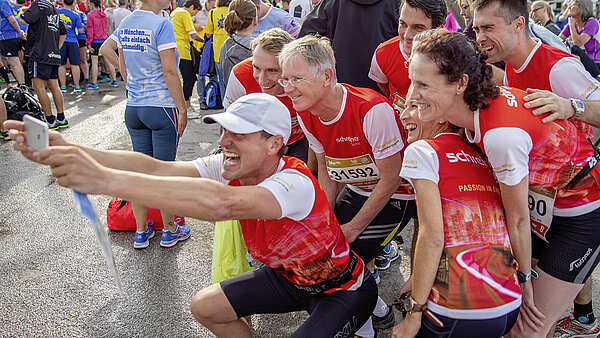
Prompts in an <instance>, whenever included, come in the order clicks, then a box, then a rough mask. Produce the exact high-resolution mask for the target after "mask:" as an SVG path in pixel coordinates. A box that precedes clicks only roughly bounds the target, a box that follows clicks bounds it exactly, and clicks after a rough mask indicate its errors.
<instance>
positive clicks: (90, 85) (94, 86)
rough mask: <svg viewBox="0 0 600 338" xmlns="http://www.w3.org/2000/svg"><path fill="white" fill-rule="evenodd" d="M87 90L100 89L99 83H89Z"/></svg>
mask: <svg viewBox="0 0 600 338" xmlns="http://www.w3.org/2000/svg"><path fill="white" fill-rule="evenodd" d="M85 89H98V84H97V83H88V84H87V85H86V86H85Z"/></svg>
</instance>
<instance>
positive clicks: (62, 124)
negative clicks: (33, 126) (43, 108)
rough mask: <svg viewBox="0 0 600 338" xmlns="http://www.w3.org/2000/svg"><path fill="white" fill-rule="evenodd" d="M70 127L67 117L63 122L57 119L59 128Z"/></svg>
mask: <svg viewBox="0 0 600 338" xmlns="http://www.w3.org/2000/svg"><path fill="white" fill-rule="evenodd" d="M68 126H69V121H68V120H67V118H66V117H65V118H64V119H63V120H59V119H56V127H58V128H67V127H68Z"/></svg>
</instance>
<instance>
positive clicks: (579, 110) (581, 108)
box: [571, 99, 585, 119]
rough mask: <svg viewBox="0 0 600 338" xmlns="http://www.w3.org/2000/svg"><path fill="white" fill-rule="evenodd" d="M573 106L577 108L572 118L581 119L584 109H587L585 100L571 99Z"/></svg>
mask: <svg viewBox="0 0 600 338" xmlns="http://www.w3.org/2000/svg"><path fill="white" fill-rule="evenodd" d="M571 106H573V109H575V114H573V116H571V118H575V119H579V117H580V116H581V114H583V111H584V110H585V106H584V105H583V102H581V100H577V99H571Z"/></svg>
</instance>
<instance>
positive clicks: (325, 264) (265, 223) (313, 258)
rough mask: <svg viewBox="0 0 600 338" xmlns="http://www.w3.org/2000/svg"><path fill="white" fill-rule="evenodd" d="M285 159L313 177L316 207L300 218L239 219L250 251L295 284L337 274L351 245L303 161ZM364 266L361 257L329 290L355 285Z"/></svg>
mask: <svg viewBox="0 0 600 338" xmlns="http://www.w3.org/2000/svg"><path fill="white" fill-rule="evenodd" d="M283 161H284V163H285V164H284V166H283V168H282V169H281V170H286V169H292V170H297V171H299V172H300V173H301V174H303V175H304V176H306V177H308V178H310V180H311V182H312V185H313V188H314V191H315V200H314V203H313V207H312V209H311V211H310V213H309V215H308V216H307V217H305V218H304V219H302V220H300V221H296V220H292V219H290V218H287V217H284V218H281V219H271V220H256V219H251V220H248V219H246V220H240V225H241V226H242V233H243V234H244V241H245V242H246V246H247V247H248V251H249V252H250V254H251V255H252V256H253V257H256V258H257V259H259V260H260V261H261V262H262V263H264V264H265V265H267V266H269V267H271V268H273V269H274V270H276V271H277V272H279V273H281V274H282V275H283V276H284V277H285V278H286V279H287V280H289V281H290V282H292V283H294V284H298V285H313V284H317V283H321V282H324V281H327V280H330V279H332V278H334V277H337V276H338V275H339V274H340V273H342V272H343V271H344V270H345V268H346V266H347V265H348V262H349V259H350V247H349V245H348V242H347V241H346V237H344V233H343V232H342V230H341V228H340V225H339V224H338V221H337V219H336V217H335V214H334V213H333V211H332V210H331V208H330V207H329V202H328V201H327V196H325V192H324V191H323V189H322V188H321V186H320V185H319V182H318V181H317V179H316V178H315V177H314V176H313V175H312V174H311V172H310V170H309V169H308V167H306V165H305V164H304V162H302V161H301V160H299V159H297V158H294V157H287V156H284V157H283ZM229 185H231V186H240V182H239V180H233V181H230V182H229ZM298 203H300V201H298ZM363 269H364V264H363V262H362V260H360V259H359V260H358V263H357V264H356V266H355V268H354V270H353V272H352V276H353V279H352V280H351V281H349V282H347V283H345V284H343V285H342V286H341V287H340V288H336V289H330V290H328V291H327V292H328V293H329V292H334V291H337V290H347V289H349V288H352V287H353V286H354V285H355V284H357V281H358V279H359V278H360V277H361V276H362V273H363Z"/></svg>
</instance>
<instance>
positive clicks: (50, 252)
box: [0, 83, 600, 337]
mask: <svg viewBox="0 0 600 338" xmlns="http://www.w3.org/2000/svg"><path fill="white" fill-rule="evenodd" d="M194 101H195V100H194ZM194 105H195V106H196V108H197V107H198V106H197V103H196V102H194ZM65 110H66V116H67V118H68V119H69V122H70V127H69V128H67V129H64V130H62V131H61V133H62V134H63V135H64V137H65V138H67V139H68V140H70V141H73V142H76V143H81V144H84V145H88V146H93V147H96V148H100V149H126V150H129V149H131V143H130V140H129V135H128V133H127V130H126V128H125V124H124V121H123V112H124V110H125V90H124V88H123V85H122V83H121V87H119V88H116V89H114V88H110V87H108V86H107V85H101V87H100V90H99V91H95V92H89V91H88V92H84V94H81V95H74V94H71V93H68V94H65ZM213 112H215V111H213ZM218 134H219V130H218V127H217V126H214V125H212V126H207V125H204V124H203V123H202V122H201V121H200V119H196V120H190V121H189V123H188V127H187V130H186V132H185V134H184V136H183V138H182V139H181V142H180V146H179V150H178V156H177V157H178V160H192V159H195V158H197V157H200V156H204V155H207V154H208V153H210V151H212V150H213V149H214V148H215V147H216V142H217V139H218ZM0 142H1V141H0ZM0 168H1V172H2V178H1V179H0V192H1V193H2V194H1V195H0V323H2V324H0V336H1V337H34V336H35V337H40V336H52V337H55V336H60V337H63V336H64V337H138V336H145V337H164V336H175V337H191V336H194V337H197V336H200V337H205V336H206V337H210V336H212V334H211V333H210V332H209V331H208V330H206V329H205V328H203V327H202V326H201V325H200V324H198V323H197V322H196V321H195V320H194V318H193V316H192V315H191V313H190V311H189V303H190V300H191V299H192V297H193V295H194V293H195V292H196V291H198V290H200V289H202V288H204V287H206V286H208V285H210V271H211V258H212V241H213V229H214V224H212V223H209V222H204V221H199V220H195V219H189V218H188V219H187V220H186V222H187V224H188V225H190V226H191V228H192V236H191V238H190V239H189V240H187V241H185V242H184V243H181V244H178V245H177V246H175V247H173V248H169V249H165V248H161V247H160V246H159V244H158V242H159V237H155V238H154V239H153V240H151V243H150V246H149V247H148V248H147V249H144V250H135V249H133V237H134V234H133V232H114V231H109V232H108V233H109V237H110V241H111V244H112V250H113V254H114V256H115V261H116V264H117V268H118V270H119V273H120V277H121V281H122V284H123V293H124V296H123V297H120V296H119V293H118V291H117V289H116V287H115V284H114V281H113V279H112V277H111V275H110V272H109V270H108V267H107V264H106V262H105V260H104V257H103V255H102V252H101V250H100V247H99V245H98V241H97V240H96V238H95V234H94V232H93V229H92V226H91V224H90V223H89V221H88V220H87V219H85V218H84V217H83V216H82V215H81V214H79V213H78V212H77V210H76V208H75V204H74V200H73V196H72V193H71V191H69V190H68V189H65V188H62V187H59V186H58V185H57V184H56V182H55V180H54V179H53V178H52V176H51V175H50V171H49V169H48V168H46V167H42V166H40V165H37V164H35V163H32V162H28V161H27V160H25V159H24V158H23V157H21V156H20V154H18V153H16V152H15V151H14V150H13V149H12V146H11V144H10V143H9V142H2V143H0ZM202 198H210V196H202ZM90 199H91V201H92V203H93V204H94V205H95V207H96V210H97V213H98V216H99V219H101V220H102V221H103V222H104V223H105V220H106V206H107V205H108V201H109V200H110V197H107V196H90ZM411 228H412V227H409V229H407V230H405V232H404V233H403V237H404V238H405V239H406V240H407V241H406V242H409V240H410V238H411V236H412V232H411ZM408 253H409V247H408V244H404V245H402V247H401V258H400V259H399V260H398V261H397V262H395V263H394V264H393V265H392V267H391V268H390V269H389V270H387V271H384V272H382V273H381V283H380V284H379V288H380V296H382V297H383V299H384V300H385V301H386V302H388V303H389V302H391V301H392V300H393V298H394V296H395V294H396V292H397V291H398V290H399V289H400V287H401V286H402V284H404V282H405V280H406V278H407V277H408V275H409V259H408ZM594 279H595V280H596V285H600V284H599V283H598V282H597V279H598V274H597V273H596V274H594ZM594 290H595V293H596V294H597V292H598V288H595V289H594ZM596 299H600V298H597V297H596ZM599 303H600V301H598V302H597V304H599ZM596 313H599V312H598V308H597V307H596ZM396 315H397V318H398V314H396ZM304 318H306V314H305V313H292V314H281V315H256V316H252V318H251V319H250V324H251V326H252V328H253V331H254V334H255V336H257V337H285V336H289V335H290V334H291V333H292V332H293V331H294V330H295V328H296V327H297V326H299V324H300V323H301V322H302V321H303V319H304ZM381 336H384V337H385V336H389V333H384V334H382V335H380V337H381Z"/></svg>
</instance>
